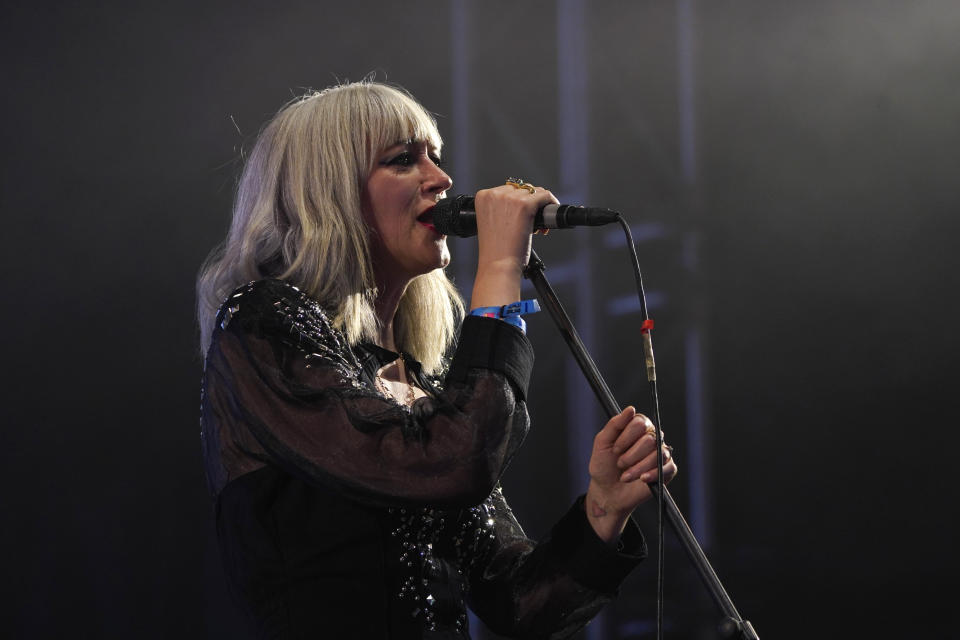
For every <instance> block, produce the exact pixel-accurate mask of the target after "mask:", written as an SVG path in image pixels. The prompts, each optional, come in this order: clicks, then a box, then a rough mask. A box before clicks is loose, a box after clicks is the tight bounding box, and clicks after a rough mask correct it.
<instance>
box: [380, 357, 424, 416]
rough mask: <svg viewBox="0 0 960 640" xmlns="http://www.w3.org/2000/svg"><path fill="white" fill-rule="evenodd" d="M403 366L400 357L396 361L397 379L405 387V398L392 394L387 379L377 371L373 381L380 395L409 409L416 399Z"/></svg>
mask: <svg viewBox="0 0 960 640" xmlns="http://www.w3.org/2000/svg"><path fill="white" fill-rule="evenodd" d="M404 364H405V363H404V360H403V356H400V358H399V359H398V360H397V369H398V370H399V375H398V376H397V377H398V378H399V380H398V382H400V383H401V384H404V385H406V387H407V397H406V398H403V397H401V396H399V395H397V394H396V393H394V391H393V389H391V388H390V385H389V384H387V379H386V378H384V377H383V376H382V375H380V372H379V371H378V372H377V374H376V376H374V381H375V382H376V383H377V387H378V389H379V390H380V392H381V393H383V394H384V395H386V396H387V397H389V398H393V399H394V400H396V401H397V402H398V403H399V404H405V405H407V406H408V407H409V406H411V405H413V401H414V400H415V399H416V394H414V392H413V385H412V384H410V378H409V376H408V375H407V368H406V366H404Z"/></svg>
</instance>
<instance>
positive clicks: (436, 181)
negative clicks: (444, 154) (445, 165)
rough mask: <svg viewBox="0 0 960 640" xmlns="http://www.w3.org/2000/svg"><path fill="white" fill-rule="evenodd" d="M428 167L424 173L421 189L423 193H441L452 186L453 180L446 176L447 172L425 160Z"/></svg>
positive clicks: (431, 161)
mask: <svg viewBox="0 0 960 640" xmlns="http://www.w3.org/2000/svg"><path fill="white" fill-rule="evenodd" d="M426 164H427V165H428V167H427V169H426V171H425V173H424V180H423V183H422V187H423V189H424V190H425V191H427V192H429V193H433V194H439V193H443V192H444V191H446V190H447V189H449V188H450V187H452V186H453V179H452V178H451V177H450V176H448V175H447V172H446V171H444V170H443V169H441V168H440V167H438V166H437V165H436V164H434V162H433V160H429V159H428V160H427V161H426Z"/></svg>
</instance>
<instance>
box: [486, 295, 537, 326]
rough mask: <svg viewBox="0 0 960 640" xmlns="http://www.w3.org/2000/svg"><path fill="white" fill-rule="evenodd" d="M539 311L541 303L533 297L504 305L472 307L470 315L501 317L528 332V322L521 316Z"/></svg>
mask: <svg viewBox="0 0 960 640" xmlns="http://www.w3.org/2000/svg"><path fill="white" fill-rule="evenodd" d="M537 311H540V303H539V302H537V300H536V298H531V299H530V300H520V301H519V302H511V303H510V304H505V305H503V306H502V307H479V308H477V309H471V310H470V315H472V316H482V317H485V318H499V319H500V320H503V321H504V322H509V323H510V324H512V325H513V326H515V327H519V328H520V330H521V331H523V332H524V333H526V332H527V323H526V322H524V320H523V318H521V317H520V316H522V315H523V314H525V313H536V312H537Z"/></svg>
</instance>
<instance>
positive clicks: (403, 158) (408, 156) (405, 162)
mask: <svg viewBox="0 0 960 640" xmlns="http://www.w3.org/2000/svg"><path fill="white" fill-rule="evenodd" d="M418 157H419V154H417V153H414V152H413V151H410V150H406V151H401V152H400V153H398V154H397V155H394V156H390V157H389V158H387V159H386V160H384V161H383V162H382V163H381V164H383V165H386V166H392V167H402V168H406V167H412V166H413V165H415V164H416V163H417V158H418ZM427 157H428V158H430V161H431V162H433V164H435V165H436V166H438V167H441V168H442V167H443V166H444V163H443V160H441V159H440V156H438V155H437V154H435V153H428V154H427Z"/></svg>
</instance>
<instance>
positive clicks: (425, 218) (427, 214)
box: [417, 207, 440, 233]
mask: <svg viewBox="0 0 960 640" xmlns="http://www.w3.org/2000/svg"><path fill="white" fill-rule="evenodd" d="M417 222H419V223H420V224H422V225H423V226H425V227H427V228H428V229H430V230H431V231H433V232H434V233H440V232H439V231H437V228H436V227H435V226H433V207H431V208H429V209H427V210H426V211H424V212H423V213H421V214H420V215H418V216H417Z"/></svg>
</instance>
